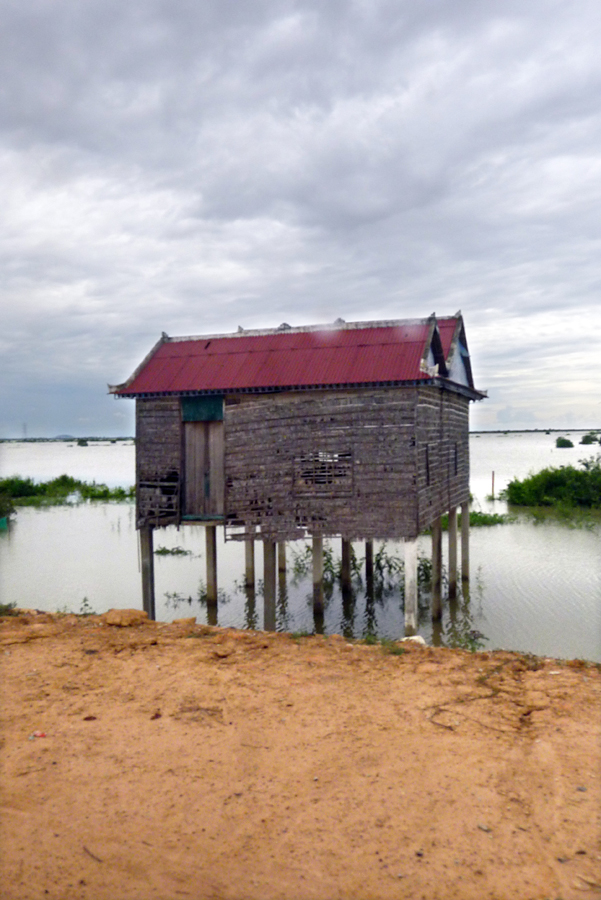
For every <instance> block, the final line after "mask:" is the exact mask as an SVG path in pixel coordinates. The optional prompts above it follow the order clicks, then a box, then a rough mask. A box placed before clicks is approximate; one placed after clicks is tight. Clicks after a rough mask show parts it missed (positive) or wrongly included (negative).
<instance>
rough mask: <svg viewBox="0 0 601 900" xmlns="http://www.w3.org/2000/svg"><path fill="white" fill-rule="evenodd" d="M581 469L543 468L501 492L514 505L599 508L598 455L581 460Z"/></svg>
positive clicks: (600, 461) (600, 478) (600, 472)
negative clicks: (592, 458)
mask: <svg viewBox="0 0 601 900" xmlns="http://www.w3.org/2000/svg"><path fill="white" fill-rule="evenodd" d="M580 466H581V468H575V467H574V466H561V467H560V468H557V469H552V468H549V469H543V470H542V471H541V472H538V473H536V474H535V475H530V476H529V477H528V478H525V479H524V480H523V481H519V480H518V479H514V480H513V481H510V482H509V484H508V485H507V488H506V490H505V491H504V492H503V497H504V499H506V500H507V502H508V503H511V504H512V505H514V506H584V507H587V508H590V509H601V456H598V457H597V458H596V459H594V460H583V461H581V463H580Z"/></svg>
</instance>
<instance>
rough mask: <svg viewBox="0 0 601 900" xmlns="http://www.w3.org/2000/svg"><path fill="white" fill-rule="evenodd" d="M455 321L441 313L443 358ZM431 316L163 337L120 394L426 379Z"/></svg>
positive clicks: (114, 390) (278, 387)
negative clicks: (320, 327)
mask: <svg viewBox="0 0 601 900" xmlns="http://www.w3.org/2000/svg"><path fill="white" fill-rule="evenodd" d="M457 322H458V319H457V318H456V317H455V318H452V319H451V318H449V319H440V320H438V323H439V326H440V335H441V340H442V344H443V352H444V355H445V357H446V355H447V353H448V350H449V348H450V345H451V340H452V337H453V334H454V332H455V327H456V325H457ZM431 326H432V318H430V319H423V320H418V321H415V320H412V321H406V322H402V321H401V322H398V323H390V324H389V323H386V324H382V325H379V324H378V323H369V324H366V326H365V327H362V325H349V326H344V325H343V326H342V327H340V328H324V329H323V330H315V329H308V330H301V329H299V330H295V329H291V330H286V331H275V332H268V333H255V334H244V333H242V334H240V335H237V334H236V335H231V336H230V335H224V336H216V337H211V336H207V337H195V338H190V339H186V338H176V339H171V338H167V337H166V336H165V337H164V340H163V341H162V342H160V343H159V344H158V345H157V347H156V349H155V350H154V352H152V353H151V354H150V355H149V357H148V358H147V359H146V360H145V361H144V363H143V364H142V365H141V366H140V368H139V370H137V371H136V373H134V375H133V376H132V378H131V379H130V380H129V382H126V383H125V384H122V385H118V386H115V387H113V388H111V390H112V392H113V393H117V394H120V395H121V396H132V395H136V394H157V393H181V392H186V391H236V390H270V389H271V390H273V389H276V390H277V389H282V388H286V387H319V386H322V385H323V386H325V385H347V384H348V385H350V384H370V383H381V382H402V381H416V380H420V379H427V378H428V377H429V376H428V375H427V374H425V373H424V372H422V371H420V363H421V360H422V359H423V358H424V357H425V356H427V352H428V349H429V335H430V334H431Z"/></svg>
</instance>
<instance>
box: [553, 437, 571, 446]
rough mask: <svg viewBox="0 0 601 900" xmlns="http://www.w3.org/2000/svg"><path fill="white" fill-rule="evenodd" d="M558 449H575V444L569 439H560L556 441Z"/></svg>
mask: <svg viewBox="0 0 601 900" xmlns="http://www.w3.org/2000/svg"><path fill="white" fill-rule="evenodd" d="M555 446H556V447H573V446H574V444H573V443H572V442H571V441H570V440H569V438H564V437H558V438H557V440H556V441H555Z"/></svg>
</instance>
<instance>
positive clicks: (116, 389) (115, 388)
mask: <svg viewBox="0 0 601 900" xmlns="http://www.w3.org/2000/svg"><path fill="white" fill-rule="evenodd" d="M170 340H171V338H170V337H169V336H168V335H167V334H165V332H163V333H162V334H161V336H160V338H159V339H158V341H157V342H156V344H155V345H154V347H153V348H152V349H151V350H149V351H148V353H147V354H146V356H145V357H144V359H143V360H142V362H141V363H140V365H139V366H137V367H136V369H135V370H134V371H133V372H132V374H131V375H130V376H129V378H127V379H126V380H125V381H123V382H122V383H121V384H107V387H108V389H109V394H119V393H120V392H121V391H124V390H126V389H127V388H128V387H129V386H130V384H132V382H133V381H134V380H135V379H136V378H137V377H138V375H139V374H140V372H141V371H142V369H143V368H144V367H145V366H146V364H147V363H149V362H150V360H151V359H152V357H153V356H154V354H155V353H156V352H157V350H158V349H159V347H161V346H162V345H163V344H165V343H167V341H170Z"/></svg>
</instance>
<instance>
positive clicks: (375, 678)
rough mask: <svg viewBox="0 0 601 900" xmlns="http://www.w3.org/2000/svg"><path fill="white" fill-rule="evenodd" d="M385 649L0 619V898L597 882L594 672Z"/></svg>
mask: <svg viewBox="0 0 601 900" xmlns="http://www.w3.org/2000/svg"><path fill="white" fill-rule="evenodd" d="M109 618H110V617H109ZM132 618H133V619H134V620H135V618H136V617H135V616H133V617H132ZM114 619H115V621H117V620H119V621H127V617H126V616H125V617H123V616H122V615H121V614H114ZM398 647H400V648H401V651H402V652H400V651H399V649H398V648H397V647H396V646H395V647H393V646H381V645H376V646H366V645H364V644H360V643H348V642H347V641H346V640H344V639H343V638H341V637H338V636H334V637H330V638H327V639H325V638H322V637H296V638H295V637H294V636H290V635H276V634H263V633H255V632H242V631H233V630H227V629H220V628H208V627H206V626H194V625H192V624H191V623H190V622H189V621H183V622H180V623H175V624H171V625H164V624H163V625H161V624H154V623H142V624H138V625H135V624H134V625H130V626H129V627H122V626H119V625H109V624H107V621H106V618H103V617H97V616H90V617H87V618H78V617H76V616H62V617H51V616H48V615H33V614H30V615H21V616H19V617H10V618H5V619H2V620H0V660H1V677H2V687H1V722H0V725H1V741H2V748H1V760H2V770H1V797H0V802H1V819H0V848H1V859H0V895H1V897H2V898H3V900H29V898H36V900H75V898H77V900H79V898H82V900H83V898H85V900H105V898H106V900H153V898H158V900H177V898H182V900H184V898H194V900H204V898H225V900H247V898H248V900H255V898H256V900H272V898H274V900H275V898H282V900H305V898H306V900H338V898H340V900H343V898H357V900H372V898H374V900H375V898H382V900H384V898H386V900H389V898H390V900H393V898H394V900H399V898H412V900H415V898H426V900H436V898H441V900H450V898H460V900H461V898H474V900H483V898H508V900H509V898H511V900H530V898H536V900H539V898H541V900H542V898H549V900H557V898H562V900H571V898H586V897H599V896H601V846H600V837H601V827H600V821H599V812H600V810H601V780H600V778H599V776H600V774H601V743H600V725H601V715H600V711H601V673H600V671H599V669H600V667H598V666H593V665H590V664H586V663H582V662H578V661H571V662H568V663H566V662H559V661H557V660H552V659H540V658H536V657H531V656H524V655H519V654H515V653H507V652H495V653H468V652H464V651H458V650H442V649H433V648H427V647H420V646H417V645H415V644H403V645H398ZM391 651H395V652H391ZM397 654H398V655H397ZM36 733H37V735H38V736H35V735H36Z"/></svg>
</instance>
